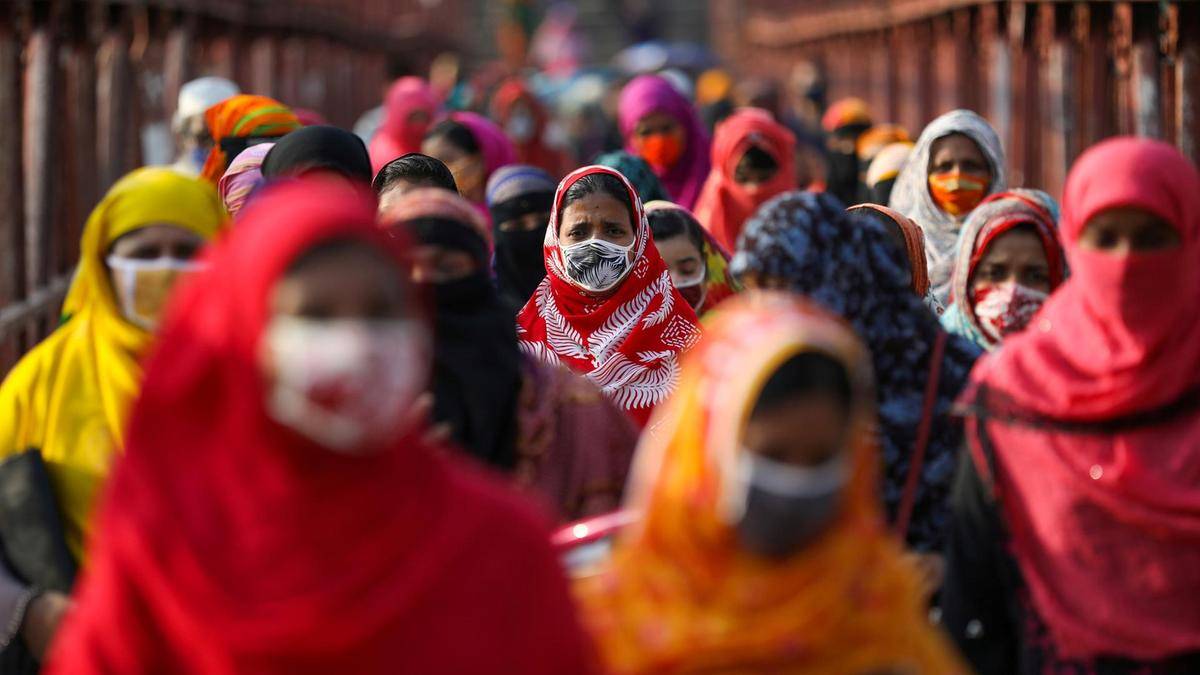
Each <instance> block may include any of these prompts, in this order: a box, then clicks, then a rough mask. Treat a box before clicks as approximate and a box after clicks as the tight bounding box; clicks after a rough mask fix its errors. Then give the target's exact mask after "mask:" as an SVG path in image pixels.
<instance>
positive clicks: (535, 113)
mask: <svg viewBox="0 0 1200 675" xmlns="http://www.w3.org/2000/svg"><path fill="white" fill-rule="evenodd" d="M518 105H522V106H524V107H525V109H526V110H528V111H529V114H530V115H531V116H532V118H533V126H532V128H531V129H530V130H529V131H530V136H529V138H527V139H523V140H519V139H517V138H514V137H513V136H512V135H511V133H510V134H509V140H510V141H512V143H513V147H514V148H516V151H517V163H518V164H529V165H530V166H536V167H537V168H539V169H541V170H543V171H545V172H546V173H548V174H550V175H551V176H554V177H555V178H559V177H560V176H562V175H563V174H564V173H566V170H567V169H568V168H569V167H568V166H567V160H566V158H565V157H564V156H563V154H562V153H561V152H558V151H557V150H554V149H553V148H551V147H549V146H547V145H546V143H545V140H544V138H545V134H546V124H547V122H549V115H548V114H547V113H546V106H544V105H542V102H541V101H539V100H538V99H537V97H535V96H534V95H533V92H531V91H529V88H528V87H526V86H525V83H524V82H522V81H521V79H520V78H516V77H514V78H510V79H508V80H506V81H505V82H504V83H503V84H501V85H500V88H499V89H497V90H496V93H495V94H494V95H493V96H492V119H494V120H496V123H497V124H499V125H500V126H501V127H502V128H503V129H505V130H506V132H507V131H508V130H509V122H510V121H511V120H512V118H513V113H514V112H515V111H516V109H517V106H518Z"/></svg>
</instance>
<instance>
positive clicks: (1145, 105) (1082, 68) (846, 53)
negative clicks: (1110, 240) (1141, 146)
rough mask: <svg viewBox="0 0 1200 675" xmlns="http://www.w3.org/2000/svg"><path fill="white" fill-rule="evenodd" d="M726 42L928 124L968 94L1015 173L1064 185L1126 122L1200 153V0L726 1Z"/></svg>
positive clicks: (722, 40)
mask: <svg viewBox="0 0 1200 675" xmlns="http://www.w3.org/2000/svg"><path fill="white" fill-rule="evenodd" d="M712 16H713V21H714V22H715V24H714V25H715V26H716V27H720V26H726V27H728V26H736V27H737V28H736V30H728V29H726V30H717V28H716V27H714V30H713V35H714V39H716V40H718V41H719V46H720V49H721V50H722V51H723V53H724V54H725V55H726V56H727V57H729V58H730V59H731V60H732V61H733V62H735V63H737V64H739V66H740V67H741V69H742V70H744V71H746V72H750V73H758V74H763V75H774V76H784V77H786V76H787V74H788V73H789V72H790V70H791V69H792V68H793V66H794V65H795V64H796V63H797V62H798V61H800V60H810V61H813V62H816V63H819V64H821V65H823V66H824V69H825V70H826V72H827V73H828V77H829V83H830V98H831V100H832V99H836V98H837V97H840V96H849V95H855V96H860V97H862V98H864V99H866V100H867V101H868V102H870V103H871V104H872V106H873V108H874V109H875V110H876V111H878V115H879V116H880V117H886V118H888V119H889V120H891V121H895V122H899V123H901V124H903V125H905V126H906V127H907V128H909V129H910V130H914V131H919V130H920V129H921V128H922V127H923V126H924V125H925V124H926V123H928V122H929V121H930V120H932V119H933V118H934V117H935V116H937V115H938V114H940V113H942V112H945V111H947V110H950V109H953V108H955V107H966V108H971V109H974V110H976V111H978V112H980V113H981V114H983V115H985V116H986V117H988V119H989V120H990V121H991V122H992V123H993V124H994V125H995V126H996V128H997V130H998V131H999V132H1000V135H1001V138H1002V139H1003V141H1004V144H1005V149H1006V151H1007V153H1008V158H1009V171H1010V174H1011V175H1010V179H1011V180H1010V183H1011V184H1013V185H1029V186H1039V187H1043V188H1045V189H1047V190H1048V191H1050V192H1051V193H1052V194H1055V195H1058V194H1060V192H1061V188H1062V184H1063V181H1064V178H1065V176H1066V172H1067V169H1068V168H1069V166H1070V163H1071V162H1072V161H1073V160H1074V159H1075V157H1077V156H1078V155H1079V153H1080V152H1082V150H1083V149H1084V148H1086V147H1087V146H1088V145H1090V144H1092V143H1094V142H1095V141H1097V140H1099V139H1101V138H1104V137H1107V136H1112V135H1115V134H1138V135H1143V136H1152V137H1156V138H1162V139H1165V140H1167V141H1169V142H1171V143H1174V144H1175V145H1177V146H1178V147H1179V148H1180V149H1181V150H1183V151H1184V152H1185V153H1186V154H1188V155H1189V156H1190V157H1192V158H1193V160H1198V159H1200V119H1198V113H1200V111H1198V110H1197V104H1198V103H1200V2H1195V1H1194V0H1186V1H1176V2H1167V1H1165V0H1153V1H1144V2H1115V1H1112V0H1104V1H1100V0H1076V1H1067V0H1060V1H1050V0H1029V1H1019V0H1006V1H999V0H805V1H802V2H801V1H797V0H715V2H714V8H713V11H712Z"/></svg>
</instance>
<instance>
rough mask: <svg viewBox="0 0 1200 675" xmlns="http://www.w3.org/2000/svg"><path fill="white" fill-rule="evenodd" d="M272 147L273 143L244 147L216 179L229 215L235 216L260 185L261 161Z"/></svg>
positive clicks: (261, 177)
mask: <svg viewBox="0 0 1200 675" xmlns="http://www.w3.org/2000/svg"><path fill="white" fill-rule="evenodd" d="M273 147H275V144H274V143H259V144H258V145H252V146H250V147H248V148H246V149H245V150H243V151H242V152H241V153H240V154H239V155H238V156H237V157H235V158H234V160H233V162H232V163H231V164H230V165H229V168H228V169H226V170H225V174H224V175H222V176H221V180H219V181H217V192H218V193H220V195H221V201H222V202H224V203H225V210H226V211H228V212H229V215H230V216H236V215H237V214H238V211H241V210H242V207H243V206H245V205H246V201H247V200H249V199H250V195H251V193H253V192H254V190H255V189H256V188H258V186H259V185H262V182H263V175H262V163H263V160H264V159H266V158H267V153H268V152H270V151H271V148H273Z"/></svg>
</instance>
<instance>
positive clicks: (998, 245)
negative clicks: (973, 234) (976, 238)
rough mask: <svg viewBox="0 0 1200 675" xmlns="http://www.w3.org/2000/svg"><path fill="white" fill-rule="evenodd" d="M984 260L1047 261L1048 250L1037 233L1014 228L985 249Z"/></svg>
mask: <svg viewBox="0 0 1200 675" xmlns="http://www.w3.org/2000/svg"><path fill="white" fill-rule="evenodd" d="M982 260H983V261H986V262H1002V261H1021V262H1026V261H1037V260H1041V261H1045V260H1046V251H1045V247H1044V246H1043V244H1042V240H1041V238H1040V237H1038V235H1037V234H1035V233H1033V232H1030V231H1029V230H1027V229H1012V230H1009V231H1007V232H1005V233H1003V234H1001V235H999V236H997V237H996V238H995V239H993V240H992V242H991V243H990V244H988V247H987V250H986V251H984V254H983V259H982Z"/></svg>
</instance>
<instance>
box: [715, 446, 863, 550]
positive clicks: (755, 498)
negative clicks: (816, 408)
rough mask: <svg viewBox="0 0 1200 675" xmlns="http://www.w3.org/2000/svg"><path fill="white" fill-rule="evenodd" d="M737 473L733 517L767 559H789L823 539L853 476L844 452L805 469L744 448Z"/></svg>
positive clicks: (745, 541)
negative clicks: (816, 540)
mask: <svg viewBox="0 0 1200 675" xmlns="http://www.w3.org/2000/svg"><path fill="white" fill-rule="evenodd" d="M737 473H738V480H737V483H736V486H735V490H736V494H735V495H734V498H733V499H732V500H731V509H732V514H731V515H732V516H733V522H734V523H735V524H736V528H737V533H738V538H739V540H740V541H741V543H742V545H743V546H744V547H746V548H747V549H748V550H750V551H752V552H754V553H757V554H758V555H761V556H765V557H768V558H785V557H787V556H789V555H791V554H793V553H795V552H796V551H798V550H800V549H801V548H803V547H804V546H805V545H806V544H808V543H809V542H811V541H813V540H814V539H816V538H817V537H819V536H820V535H821V534H822V533H823V532H824V531H825V530H826V528H828V527H829V524H830V523H832V522H833V520H834V518H836V517H837V515H838V512H839V511H840V507H841V501H842V500H841V497H842V491H843V488H844V487H845V485H846V483H847V481H848V480H849V476H850V470H849V464H848V462H847V460H846V456H845V453H841V452H839V453H838V454H836V455H834V456H833V457H832V458H830V459H829V460H827V461H826V462H825V463H824V464H821V465H818V466H813V467H802V466H795V465H792V464H786V463H783V462H777V461H775V460H772V459H768V458H766V457H763V456H761V455H758V454H756V453H753V452H750V451H748V450H743V451H742V453H741V456H740V457H739V458H738V465H737Z"/></svg>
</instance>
